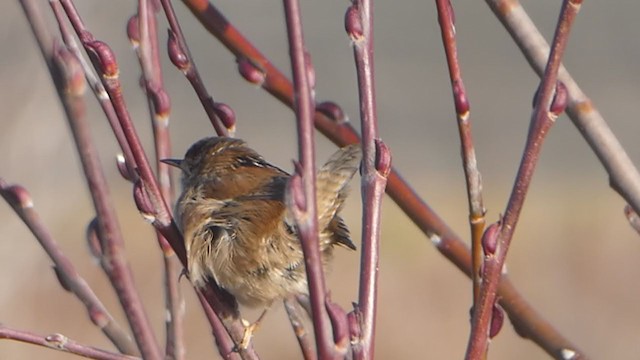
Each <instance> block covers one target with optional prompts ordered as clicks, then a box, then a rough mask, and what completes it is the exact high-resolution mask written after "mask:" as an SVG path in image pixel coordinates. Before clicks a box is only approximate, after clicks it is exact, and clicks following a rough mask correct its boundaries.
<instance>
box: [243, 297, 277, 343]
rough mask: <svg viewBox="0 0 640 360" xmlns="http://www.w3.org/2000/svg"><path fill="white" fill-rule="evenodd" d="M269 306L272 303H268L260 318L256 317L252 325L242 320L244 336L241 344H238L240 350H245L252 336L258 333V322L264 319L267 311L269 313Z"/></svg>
mask: <svg viewBox="0 0 640 360" xmlns="http://www.w3.org/2000/svg"><path fill="white" fill-rule="evenodd" d="M271 304H273V302H270V303H269V304H268V305H267V306H266V307H265V309H264V310H263V311H262V314H260V317H258V320H256V321H254V322H253V323H249V322H248V321H247V320H245V319H242V325H244V335H242V342H240V347H241V348H243V349H246V348H247V347H248V346H249V343H250V342H251V337H253V334H254V333H255V332H256V331H258V328H260V322H261V321H262V319H264V316H265V315H266V314H267V311H269V309H270V308H271Z"/></svg>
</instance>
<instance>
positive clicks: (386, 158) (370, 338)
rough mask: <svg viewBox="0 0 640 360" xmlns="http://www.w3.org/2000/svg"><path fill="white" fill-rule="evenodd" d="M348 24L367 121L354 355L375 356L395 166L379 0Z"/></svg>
mask: <svg viewBox="0 0 640 360" xmlns="http://www.w3.org/2000/svg"><path fill="white" fill-rule="evenodd" d="M345 22H346V23H345V25H346V28H347V33H348V34H349V36H350V37H351V39H352V41H353V55H354V59H355V64H356V73H357V77H358V94H359V98H360V118H361V126H362V152H363V159H362V184H361V189H362V253H361V260H360V289H359V294H358V311H359V312H361V323H360V325H361V329H360V330H359V339H358V340H359V341H358V342H357V343H356V344H354V345H353V353H354V358H356V359H373V358H374V345H375V328H376V306H377V302H376V299H377V292H378V268H379V265H378V264H379V259H380V218H381V213H380V206H381V204H382V197H383V195H384V189H385V186H386V183H387V176H388V175H389V170H390V167H391V163H390V161H391V159H390V154H389V150H388V149H387V148H386V146H385V145H384V144H383V143H382V142H381V141H380V140H379V135H378V117H377V114H376V106H375V105H376V97H375V82H374V76H373V74H374V62H373V54H374V51H373V42H374V41H373V2H372V1H370V0H357V1H353V2H352V5H351V6H350V8H349V9H348V10H347V14H346V18H345Z"/></svg>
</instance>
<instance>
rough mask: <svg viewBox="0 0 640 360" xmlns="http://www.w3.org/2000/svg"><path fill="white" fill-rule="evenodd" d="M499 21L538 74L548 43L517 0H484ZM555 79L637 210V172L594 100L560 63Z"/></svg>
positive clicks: (571, 112) (639, 203)
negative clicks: (566, 91)
mask: <svg viewBox="0 0 640 360" xmlns="http://www.w3.org/2000/svg"><path fill="white" fill-rule="evenodd" d="M485 2H486V3H487V5H489V7H490V8H491V10H492V11H493V12H494V14H495V15H496V17H497V18H498V19H499V20H500V22H502V25H503V26H504V27H505V28H506V29H507V31H508V32H509V34H510V35H511V37H512V38H513V40H514V41H515V42H516V44H517V45H518V47H519V48H520V51H522V54H523V55H524V56H525V58H526V59H527V61H528V62H529V65H531V67H532V68H533V70H534V71H535V72H536V73H537V74H538V75H539V76H541V75H542V73H543V71H544V69H545V65H546V63H547V59H548V56H549V45H548V44H547V42H546V41H545V39H544V37H543V36H542V34H540V31H539V30H538V29H537V28H536V26H535V24H534V23H533V21H531V18H529V16H528V15H527V13H526V12H525V11H524V9H523V8H522V5H520V3H519V2H518V1H517V0H485ZM558 79H559V80H560V81H561V82H562V83H563V84H564V85H565V86H566V87H567V90H568V93H569V103H568V105H567V110H566V111H567V115H569V117H570V118H571V121H573V124H574V125H575V126H576V128H577V129H578V130H579V131H580V133H581V134H582V136H583V137H584V139H585V140H586V141H587V143H588V144H589V146H590V147H591V149H592V150H593V152H594V153H595V154H596V155H597V156H598V159H600V162H601V163H602V166H604V168H605V169H606V171H607V173H608V174H609V183H610V184H611V187H612V188H613V189H614V190H615V191H617V192H618V193H619V194H620V196H622V198H623V199H625V200H626V201H627V202H628V203H629V204H630V205H631V206H632V207H633V209H634V210H635V211H636V212H640V172H638V169H637V168H636V167H635V165H634V164H633V162H632V161H631V159H630V158H629V156H628V155H627V153H626V151H625V150H624V148H623V147H622V144H620V142H619V141H618V139H617V138H616V136H615V134H614V133H613V131H611V129H610V128H609V125H607V123H606V121H605V120H604V118H603V117H602V114H600V112H598V109H597V108H596V107H595V104H593V103H592V102H591V99H589V97H588V96H587V95H586V94H585V93H584V92H583V91H582V89H581V88H580V86H579V85H578V83H577V82H576V81H575V80H574V79H573V78H572V77H571V74H569V72H568V71H567V70H566V69H565V68H564V67H563V66H561V67H560V71H559V74H558Z"/></svg>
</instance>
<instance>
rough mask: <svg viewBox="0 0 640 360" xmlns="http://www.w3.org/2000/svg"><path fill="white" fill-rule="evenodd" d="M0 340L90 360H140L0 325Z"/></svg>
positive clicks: (59, 337)
mask: <svg viewBox="0 0 640 360" xmlns="http://www.w3.org/2000/svg"><path fill="white" fill-rule="evenodd" d="M0 339H11V340H16V341H21V342H24V343H29V344H33V345H38V346H42V347H46V348H49V349H53V350H58V351H63V352H67V353H70V354H75V355H79V356H83V357H87V358H90V359H98V360H133V359H140V358H138V357H135V356H129V355H122V354H116V353H112V352H108V351H105V350H101V349H97V348H94V347H91V346H87V345H83V344H80V343H78V342H76V341H74V340H71V339H69V338H68V337H66V336H64V335H62V334H51V335H47V336H41V335H36V334H33V333H30V332H27V331H22V330H16V329H11V328H8V327H6V326H4V325H0Z"/></svg>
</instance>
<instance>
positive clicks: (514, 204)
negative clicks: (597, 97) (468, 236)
mask: <svg viewBox="0 0 640 360" xmlns="http://www.w3.org/2000/svg"><path fill="white" fill-rule="evenodd" d="M580 4H581V1H579V0H573V1H572V0H565V1H564V2H563V5H562V9H561V11H560V18H559V20H558V25H557V27H556V32H555V35H554V38H553V45H552V48H551V53H550V54H549V61H548V63H547V67H546V69H545V72H544V76H543V77H542V82H541V85H540V87H539V89H538V93H537V96H536V100H535V108H534V111H533V113H532V115H531V125H530V127H529V135H528V137H527V144H526V146H525V150H524V153H523V156H522V161H521V162H520V167H519V169H518V174H517V175H516V180H515V184H514V186H513V190H512V192H511V196H510V198H509V202H508V204H507V208H506V210H505V213H504V218H503V219H502V220H501V221H500V223H499V225H498V226H499V232H498V233H496V236H497V237H496V238H494V239H488V240H489V241H491V243H492V244H495V246H494V245H491V246H490V249H489V251H487V249H488V247H487V244H484V245H485V260H484V264H483V265H484V266H483V276H482V286H481V289H480V297H479V301H478V304H477V306H475V307H474V311H473V318H472V324H471V334H470V336H469V344H468V348H467V354H466V358H467V359H482V358H483V357H484V356H485V353H486V351H487V348H488V335H489V326H490V322H491V316H492V313H493V309H494V304H495V301H496V290H497V288H498V282H499V280H500V276H501V273H502V269H503V266H504V261H505V259H506V255H507V251H508V249H509V245H510V243H511V239H512V237H513V233H514V231H515V227H516V225H517V223H518V218H519V215H520V212H521V210H522V207H523V205H524V201H525V198H526V195H527V191H528V189H529V185H530V184H531V179H532V177H533V173H534V171H535V167H536V164H537V162H538V159H539V156H540V151H541V149H542V144H543V143H544V140H545V138H546V135H547V133H548V132H549V130H550V129H551V126H552V125H553V124H554V123H555V119H556V118H557V116H558V114H559V112H561V111H562V110H564V106H562V110H561V111H557V110H555V109H553V108H552V107H553V106H552V101H553V100H554V99H553V96H554V90H555V94H556V98H557V100H559V99H558V98H559V97H560V96H561V95H562V91H565V92H566V90H561V89H560V88H561V86H558V85H557V78H558V69H559V68H560V64H561V60H562V55H563V54H564V49H565V48H566V44H567V42H568V40H569V32H570V30H571V26H572V25H573V20H574V19H575V16H576V15H577V13H578V10H579V9H580ZM565 100H566V94H565ZM564 105H565V106H566V103H565V104H564ZM483 241H484V239H483Z"/></svg>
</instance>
